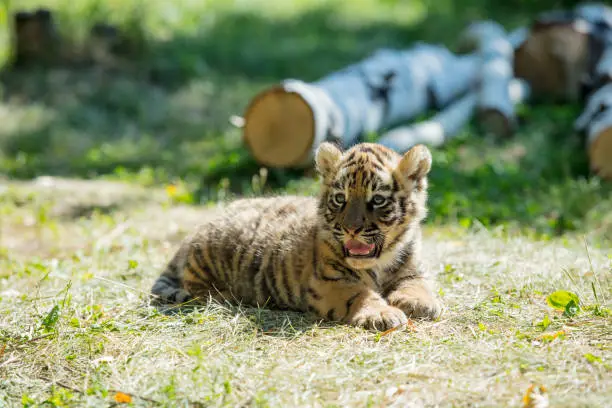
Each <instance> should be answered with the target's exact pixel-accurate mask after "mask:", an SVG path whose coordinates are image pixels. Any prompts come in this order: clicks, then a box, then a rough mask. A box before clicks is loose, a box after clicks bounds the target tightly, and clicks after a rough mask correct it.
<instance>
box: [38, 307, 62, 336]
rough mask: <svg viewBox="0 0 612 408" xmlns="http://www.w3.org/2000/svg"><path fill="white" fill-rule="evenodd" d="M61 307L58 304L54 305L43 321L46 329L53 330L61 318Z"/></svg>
mask: <svg viewBox="0 0 612 408" xmlns="http://www.w3.org/2000/svg"><path fill="white" fill-rule="evenodd" d="M59 311H60V308H59V306H58V305H55V306H53V308H52V309H51V310H50V311H49V313H48V314H47V316H45V318H44V319H43V321H42V325H43V326H45V329H47V330H51V329H53V327H54V326H55V324H56V323H57V321H58V320H59V316H60V313H59Z"/></svg>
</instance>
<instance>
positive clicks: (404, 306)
mask: <svg viewBox="0 0 612 408" xmlns="http://www.w3.org/2000/svg"><path fill="white" fill-rule="evenodd" d="M392 302H393V303H392V304H393V306H395V307H397V308H399V309H401V310H402V311H403V312H404V313H405V314H406V316H408V317H409V318H414V319H419V318H423V319H431V320H436V319H437V318H438V317H440V315H441V314H442V303H441V302H440V301H439V300H437V299H435V298H434V297H420V298H415V297H411V296H401V295H400V296H394V299H393V301H392Z"/></svg>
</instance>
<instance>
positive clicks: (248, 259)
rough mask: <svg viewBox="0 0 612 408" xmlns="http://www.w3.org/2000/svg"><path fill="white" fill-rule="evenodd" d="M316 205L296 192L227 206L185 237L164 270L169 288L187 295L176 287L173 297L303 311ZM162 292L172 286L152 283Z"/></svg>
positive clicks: (309, 268)
mask: <svg viewBox="0 0 612 408" xmlns="http://www.w3.org/2000/svg"><path fill="white" fill-rule="evenodd" d="M316 206H317V201H316V199H315V198H311V197H297V196H280V197H259V198H248V199H239V200H236V201H234V202H232V203H230V204H228V205H227V206H225V208H223V209H222V210H221V211H220V212H219V213H218V215H217V216H216V217H214V218H212V219H210V220H209V221H207V222H205V223H204V224H202V225H200V226H199V227H198V228H197V230H196V232H195V233H193V234H191V235H190V236H189V237H187V239H185V241H183V243H182V244H181V248H180V249H179V251H178V252H177V254H176V255H175V257H174V259H172V260H171V261H170V263H169V265H168V267H167V269H166V271H165V272H164V273H163V274H162V276H164V275H165V276H167V278H166V280H167V281H168V286H170V285H174V286H176V287H183V288H184V289H186V290H187V292H189V293H190V294H191V295H187V293H183V292H184V291H179V292H178V293H177V294H176V295H174V296H175V297H176V296H178V298H176V299H174V300H175V301H181V300H182V299H180V297H181V296H183V297H185V299H184V300H187V299H189V298H191V297H200V298H201V300H203V301H206V300H207V299H208V297H209V295H213V297H217V298H218V299H219V300H225V299H234V300H237V301H240V302H242V303H245V304H251V305H264V304H267V305H275V306H277V307H285V308H291V309H297V310H299V309H302V308H303V307H304V302H305V299H304V297H305V295H304V291H305V289H304V288H305V287H306V285H307V283H306V282H307V279H308V277H309V276H310V275H311V274H312V267H313V259H312V256H313V246H314V239H315V238H314V234H315V233H316V224H317V215H316V211H317V208H316ZM172 279H174V280H172ZM159 281H163V279H161V278H160V280H158V282H159ZM177 283H178V285H177ZM156 285H157V283H156ZM158 286H161V283H160V285H158ZM164 290H168V291H169V290H170V289H164V288H157V290H156V288H155V287H154V290H153V292H154V293H156V292H157V293H156V294H158V295H161V296H162V297H168V296H165V295H164V293H163V292H164ZM215 294H217V295H218V296H215ZM170 300H172V299H170Z"/></svg>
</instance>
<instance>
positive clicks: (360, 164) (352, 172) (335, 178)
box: [315, 142, 432, 269]
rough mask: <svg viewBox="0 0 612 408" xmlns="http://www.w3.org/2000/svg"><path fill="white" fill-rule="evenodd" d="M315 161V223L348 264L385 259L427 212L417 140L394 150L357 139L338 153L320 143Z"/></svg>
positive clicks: (424, 167) (423, 154)
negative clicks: (318, 219) (317, 218)
mask: <svg viewBox="0 0 612 408" xmlns="http://www.w3.org/2000/svg"><path fill="white" fill-rule="evenodd" d="M315 161H316V166H317V170H318V172H319V174H320V175H321V177H322V181H323V185H322V190H321V198H320V200H321V201H320V203H319V215H320V216H321V228H322V229H323V230H325V231H327V232H329V234H330V235H331V236H333V238H334V239H335V240H336V241H338V243H339V244H340V245H341V246H342V250H343V254H344V260H345V262H346V263H347V264H348V265H349V266H351V267H353V268H356V269H366V268H374V267H377V266H384V265H385V264H387V263H388V262H389V261H390V260H392V259H393V258H394V255H395V254H396V253H397V252H396V251H398V250H399V249H400V248H401V247H402V245H403V244H404V243H405V242H406V240H408V239H410V237H411V236H412V232H413V231H414V230H415V228H417V226H418V224H419V223H420V222H421V221H422V220H423V219H424V218H425V216H426V214H427V207H426V202H427V175H428V174H429V171H430V169H431V161H432V157H431V153H430V151H429V149H428V148H427V147H425V146H424V145H417V146H414V147H413V148H412V149H410V150H409V151H408V152H406V153H405V154H404V155H399V154H398V153H396V152H395V151H393V150H391V149H388V148H386V147H384V146H382V145H379V144H374V143H361V144H358V145H355V146H353V147H352V148H350V149H349V150H346V151H344V152H342V151H341V150H340V149H339V148H338V147H336V146H335V145H333V144H331V143H327V142H325V143H322V144H321V145H320V146H319V148H318V149H317V153H316V159H315Z"/></svg>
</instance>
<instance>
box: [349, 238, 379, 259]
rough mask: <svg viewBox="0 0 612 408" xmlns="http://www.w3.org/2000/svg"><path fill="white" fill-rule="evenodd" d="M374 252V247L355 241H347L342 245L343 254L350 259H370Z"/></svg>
mask: <svg viewBox="0 0 612 408" xmlns="http://www.w3.org/2000/svg"><path fill="white" fill-rule="evenodd" d="M375 250H376V245H374V244H366V243H365V242H361V241H358V240H356V239H349V240H348V241H346V242H345V243H344V253H345V255H346V256H351V257H364V258H367V257H372V256H373V255H374V252H375Z"/></svg>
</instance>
